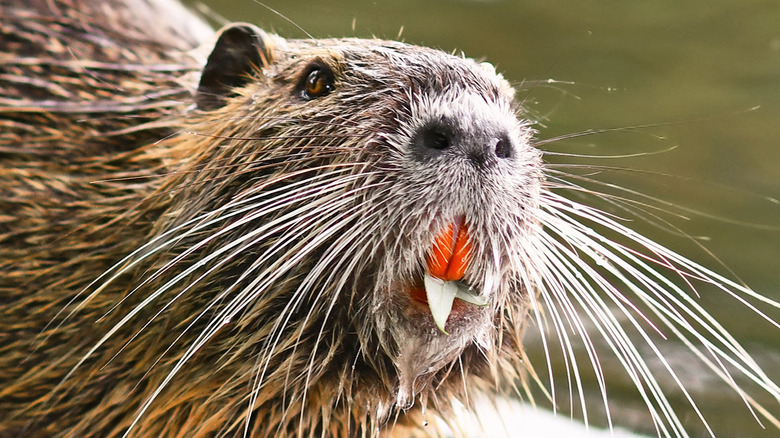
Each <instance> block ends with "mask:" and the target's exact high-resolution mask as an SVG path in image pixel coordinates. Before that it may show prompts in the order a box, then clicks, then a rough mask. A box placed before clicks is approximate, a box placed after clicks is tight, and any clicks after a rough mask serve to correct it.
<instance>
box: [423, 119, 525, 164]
mask: <svg viewBox="0 0 780 438" xmlns="http://www.w3.org/2000/svg"><path fill="white" fill-rule="evenodd" d="M412 149H413V151H414V153H415V155H417V156H418V158H420V159H422V160H428V159H432V158H435V157H438V156H442V155H449V156H452V157H457V156H460V157H464V158H467V159H468V160H469V161H471V162H472V163H473V164H474V165H475V166H477V167H485V166H491V165H493V164H496V163H498V161H499V160H503V159H507V158H511V157H512V154H513V146H512V140H511V139H510V138H509V135H508V134H507V133H506V132H505V131H504V130H502V129H500V128H497V127H490V128H483V129H473V130H469V131H467V130H465V129H461V128H460V127H458V126H457V125H456V124H451V123H447V122H437V123H429V124H427V125H425V126H423V127H422V128H420V129H419V130H418V131H417V132H416V133H415V135H414V137H413V139H412Z"/></svg>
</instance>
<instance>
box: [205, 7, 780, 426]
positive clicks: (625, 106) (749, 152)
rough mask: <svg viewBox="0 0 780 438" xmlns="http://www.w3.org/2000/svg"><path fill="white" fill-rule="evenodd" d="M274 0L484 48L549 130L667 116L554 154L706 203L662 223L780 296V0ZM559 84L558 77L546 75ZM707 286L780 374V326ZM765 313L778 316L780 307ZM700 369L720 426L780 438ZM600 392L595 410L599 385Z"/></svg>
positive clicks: (478, 50) (315, 20)
mask: <svg viewBox="0 0 780 438" xmlns="http://www.w3.org/2000/svg"><path fill="white" fill-rule="evenodd" d="M207 3H208V4H209V5H210V7H211V8H212V9H213V10H214V11H215V12H216V14H219V15H222V16H224V17H226V18H227V19H228V20H231V21H249V22H253V23H255V24H258V25H259V26H261V27H263V28H265V29H266V30H272V31H275V32H277V33H279V34H281V35H282V36H285V37H305V35H304V34H303V33H302V32H301V31H300V30H299V29H298V28H297V27H296V26H294V25H292V24H290V23H289V22H288V21H286V20H285V19H283V18H280V17H279V16H277V15H275V14H273V13H271V12H270V11H268V9H266V8H264V7H262V6H260V5H258V4H257V3H255V2H253V1H252V0H209V1H207ZM265 4H267V5H268V6H269V7H272V8H273V9H276V10H277V11H279V12H281V13H283V14H284V15H285V16H286V17H288V18H289V19H290V20H292V21H294V22H295V23H296V24H297V25H298V26H300V27H301V28H303V29H305V30H306V31H307V32H309V33H310V34H312V35H314V36H316V37H326V36H334V37H340V36H361V37H369V36H372V35H376V36H379V37H384V38H391V39H397V38H398V35H399V33H400V38H401V39H403V40H405V41H407V42H410V43H415V44H421V45H428V46H432V47H437V48H441V49H443V50H445V51H452V50H462V51H464V52H465V53H467V54H468V55H469V56H471V57H475V58H484V59H486V60H488V61H490V62H492V63H493V64H494V65H496V67H497V68H498V70H499V71H502V72H503V73H504V75H505V76H506V77H507V78H508V79H509V80H511V81H512V82H513V83H516V84H518V87H519V88H520V90H521V91H520V93H519V96H520V97H521V98H522V99H523V100H524V101H525V102H526V105H527V107H528V109H529V114H530V117H532V118H534V119H536V120H538V121H539V122H540V123H539V125H538V128H539V137H540V138H550V137H555V136H558V135H562V134H567V133H577V132H582V131H585V130H587V129H591V128H625V127H632V126H640V125H648V124H650V125H658V126H652V127H645V128H640V129H636V130H630V131H629V132H616V133H603V134H598V135H591V136H585V137H579V138H575V139H571V140H567V141H563V142H556V143H554V144H551V145H548V146H546V147H545V149H546V150H548V151H556V152H565V153H576V154H588V155H607V156H614V155H626V154H636V153H647V154H645V155H644V156H641V157H635V158H624V159H594V158H591V159H583V160H577V159H574V158H564V157H553V156H551V157H550V160H551V161H566V162H581V163H589V164H601V165H609V166H615V167H621V168H630V169H639V170H642V171H634V172H626V171H616V172H603V173H600V174H599V175H598V177H599V178H600V179H602V180H607V181H611V182H615V183H616V184H619V185H621V186H624V187H629V188H632V189H636V190H638V191H641V192H643V193H646V194H648V195H651V196H656V197H659V198H663V199H665V200H669V201H671V202H673V203H676V204H677V205H681V206H686V207H690V208H691V209H694V210H697V211H700V212H701V213H702V214H691V213H688V212H686V213H685V214H686V216H687V218H676V217H675V216H674V215H665V216H664V219H666V220H669V221H671V222H672V224H673V226H674V227H679V228H680V229H681V230H682V231H683V232H684V233H686V234H688V235H691V236H701V237H702V238H703V239H702V240H700V243H703V244H704V245H705V246H706V248H707V249H708V250H710V251H711V252H712V254H714V255H715V256H717V258H718V259H719V260H720V261H722V263H723V265H724V266H727V267H728V268H729V269H731V270H733V272H734V275H736V276H738V278H740V279H741V280H743V281H744V282H745V283H746V284H748V285H750V286H751V287H752V288H753V289H755V290H757V291H759V292H761V293H763V294H764V295H767V296H770V297H774V298H775V299H780V278H779V275H780V231H779V229H780V205H778V203H777V201H773V200H777V199H780V2H778V1H776V0H771V1H769V0H767V1H762V0H748V1H736V0H734V1H706V2H705V1H699V2H694V1H688V0H685V1H674V2H673V1H656V2H638V1H637V2H628V1H626V2H599V3H597V2H593V1H561V2H557V1H526V2H510V1H490V0H484V1H454V0H415V1H357V0H352V1H332V2H325V1H312V0H309V1H297V0H296V1H291V0H286V1H280V0H275V1H274V0H266V1H265ZM550 78H552V79H555V80H557V81H559V83H554V84H548V83H545V82H544V81H543V80H546V79H550ZM665 150H669V151H668V152H663V153H653V152H658V151H665ZM667 209H668V210H672V211H674V212H677V213H683V212H682V210H679V209H674V208H673V207H668V208H667ZM636 227H637V228H638V229H640V230H641V231H642V232H643V233H645V234H647V235H648V236H649V237H651V238H653V239H655V240H657V241H660V242H663V243H664V244H666V245H668V246H670V247H671V248H673V249H675V250H678V251H680V252H682V253H683V254H686V255H689V256H690V257H692V258H694V259H695V260H697V261H700V262H703V263H705V264H707V265H708V266H711V267H713V268H717V269H718V270H719V271H721V272H724V273H727V272H728V271H727V270H726V269H725V268H723V267H721V266H719V264H718V263H717V262H716V261H714V260H713V259H712V258H711V257H708V256H707V254H706V253H705V252H704V251H701V250H699V249H697V248H696V247H695V246H694V245H692V244H691V242H690V241H689V240H688V239H685V238H681V237H680V236H678V235H675V234H674V233H670V232H668V231H665V230H662V229H660V228H658V227H653V226H650V225H646V224H636ZM701 292H702V296H703V298H702V299H703V301H704V302H705V303H706V304H707V306H708V309H709V310H710V311H711V312H712V313H713V314H715V315H716V317H717V318H718V319H719V320H721V321H723V322H724V324H725V325H726V326H727V327H728V328H729V329H730V330H731V331H732V333H734V334H735V336H737V337H738V338H739V339H740V340H742V341H744V343H745V345H746V347H747V348H748V349H750V350H751V351H752V352H754V354H755V355H756V356H757V357H758V359H759V360H760V361H761V363H762V364H763V365H764V366H765V367H766V368H767V371H768V373H769V374H770V375H772V376H774V378H775V380H776V381H778V380H780V330H778V329H775V328H772V327H771V326H770V325H768V324H766V323H762V322H760V321H759V320H758V319H757V318H756V317H754V316H752V315H751V314H749V313H747V312H744V311H741V309H740V306H739V305H738V304H736V303H735V302H734V301H733V300H729V299H725V298H724V297H723V296H722V295H719V294H715V293H711V291H709V290H707V289H706V288H703V289H702V290H701ZM767 311H768V312H769V313H770V315H771V316H772V317H774V318H775V319H777V320H780V312H778V311H777V310H772V309H767ZM528 347H529V349H530V350H531V355H532V356H533V357H537V358H538V357H541V356H540V355H539V345H538V342H533V340H531V341H529V343H528ZM670 348H671V350H674V346H671V347H670ZM541 366H543V365H541ZM607 368H610V367H609V366H607ZM698 373H699V370H697V369H696V368H695V367H694V366H693V364H692V365H691V369H690V373H689V374H690V375H687V376H686V379H689V380H690V382H691V386H692V388H693V391H694V392H699V393H700V398H699V399H698V401H699V404H700V405H702V407H703V409H704V410H705V415H707V418H708V419H709V420H710V422H711V424H712V425H713V427H714V428H715V431H716V433H717V434H718V436H739V437H753V436H755V437H772V436H777V434H778V433H777V432H776V431H774V432H771V431H770V432H767V431H763V430H762V429H761V428H760V427H758V426H756V425H755V422H754V421H752V419H751V418H750V415H749V413H748V412H747V410H746V409H745V408H744V407H743V406H742V405H741V404H740V402H739V399H738V398H736V397H734V396H731V395H730V393H729V391H728V390H727V389H726V388H725V387H724V388H718V387H716V388H713V387H710V386H709V385H707V384H706V382H705V383H704V384H702V382H697V381H696V379H697V376H698ZM563 380H564V378H562V379H560V380H559V381H563ZM590 383H591V385H595V383H594V382H590ZM616 386H617V387H616V389H614V390H613V391H611V392H610V397H611V399H612V400H613V406H612V408H613V410H614V412H615V416H616V417H617V418H616V422H617V423H621V424H625V425H629V426H632V427H637V428H640V429H643V430H645V431H647V430H648V428H649V427H650V424H649V420H648V419H647V417H646V416H645V415H644V414H643V413H642V408H641V406H642V405H641V401H639V402H638V401H637V400H636V399H632V397H633V393H632V392H631V391H629V390H628V389H627V388H621V386H620V385H619V384H618V385H616ZM594 388H595V386H594V387H592V388H591V389H594ZM589 397H591V399H592V400H593V401H594V404H595V406H596V407H594V408H593V409H596V410H597V409H598V407H597V406H598V404H599V403H600V401H599V397H598V395H594V394H591V395H590V396H589ZM769 406H770V410H772V412H774V413H775V415H777V414H778V413H780V408H778V406H777V404H776V403H775V404H771V403H770V404H769ZM680 409H681V411H680V412H682V415H681V416H682V417H683V419H684V421H685V422H686V424H688V423H690V425H691V426H690V430H691V434H692V435H695V436H698V435H702V434H703V433H704V432H703V431H702V430H701V429H700V428H697V426H696V424H697V423H698V422H697V421H696V420H695V418H694V414H693V412H691V411H690V410H686V409H685V408H684V406H681V407H680ZM600 421H601V420H599V419H598V418H597V419H595V420H594V422H596V423H599V422H600ZM650 432H652V429H650Z"/></svg>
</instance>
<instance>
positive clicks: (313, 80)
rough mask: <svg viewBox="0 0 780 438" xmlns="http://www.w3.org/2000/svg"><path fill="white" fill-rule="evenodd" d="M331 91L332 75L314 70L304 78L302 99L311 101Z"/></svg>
mask: <svg viewBox="0 0 780 438" xmlns="http://www.w3.org/2000/svg"><path fill="white" fill-rule="evenodd" d="M331 91H333V75H332V74H331V73H330V72H329V71H326V70H323V69H322V68H315V69H313V70H312V71H310V72H309V75H308V76H306V81H305V82H304V84H303V97H304V99H307V100H311V99H316V98H318V97H322V96H325V95H327V94H328V93H330V92H331Z"/></svg>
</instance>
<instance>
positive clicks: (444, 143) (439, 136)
mask: <svg viewBox="0 0 780 438" xmlns="http://www.w3.org/2000/svg"><path fill="white" fill-rule="evenodd" d="M422 145H423V146H424V147H427V148H429V149H436V150H439V151H441V150H444V149H448V148H449V147H450V146H452V140H450V136H449V135H448V134H447V133H445V132H444V131H443V130H442V129H440V128H438V127H435V126H434V127H428V128H425V129H424V130H423V132H422Z"/></svg>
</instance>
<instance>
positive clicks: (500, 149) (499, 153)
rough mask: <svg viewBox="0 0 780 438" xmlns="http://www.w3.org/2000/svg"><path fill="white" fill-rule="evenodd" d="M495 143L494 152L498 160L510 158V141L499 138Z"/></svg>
mask: <svg viewBox="0 0 780 438" xmlns="http://www.w3.org/2000/svg"><path fill="white" fill-rule="evenodd" d="M493 141H494V142H495V148H494V151H495V153H496V157H498V158H510V157H511V156H512V141H511V140H509V139H508V138H506V137H499V138H496V139H494V140H493Z"/></svg>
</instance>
